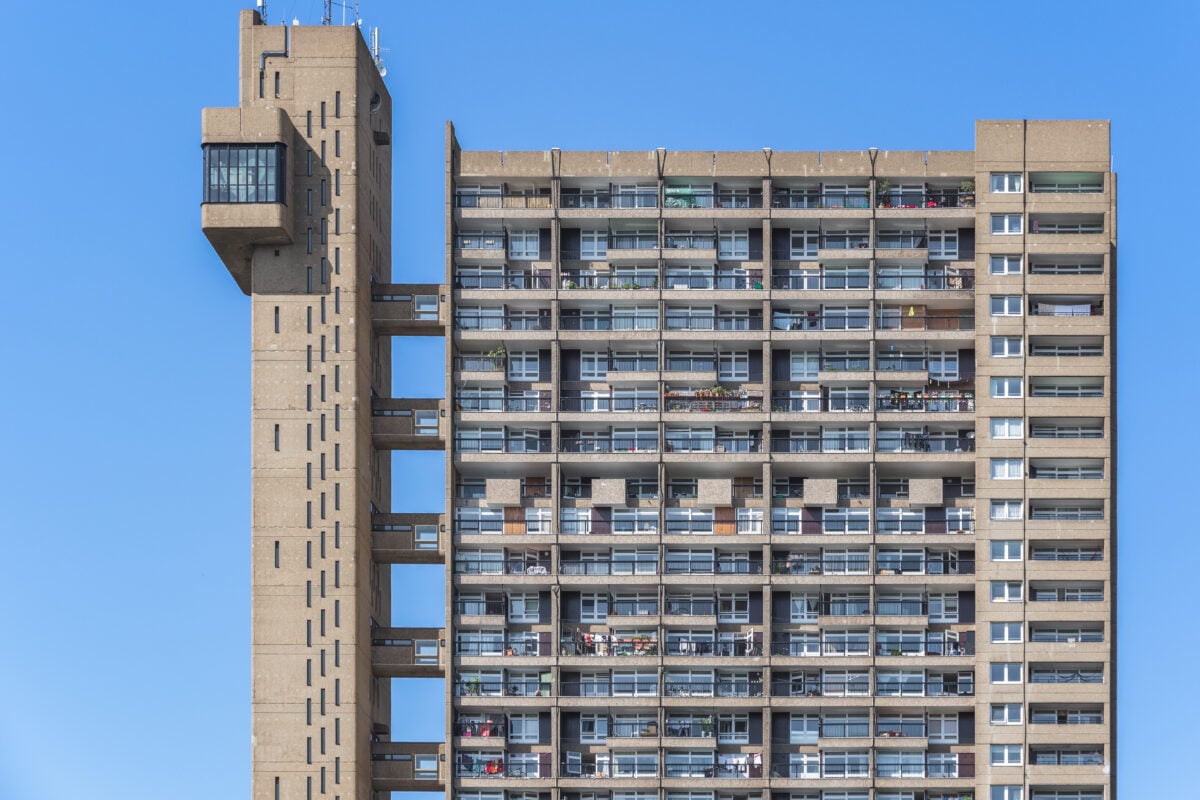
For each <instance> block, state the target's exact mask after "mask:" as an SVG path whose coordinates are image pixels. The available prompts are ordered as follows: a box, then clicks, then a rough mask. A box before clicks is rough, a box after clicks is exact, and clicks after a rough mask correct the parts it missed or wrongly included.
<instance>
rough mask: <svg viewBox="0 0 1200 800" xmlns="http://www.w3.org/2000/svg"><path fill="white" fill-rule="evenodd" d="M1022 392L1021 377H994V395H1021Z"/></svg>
mask: <svg viewBox="0 0 1200 800" xmlns="http://www.w3.org/2000/svg"><path fill="white" fill-rule="evenodd" d="M1021 393H1022V387H1021V379H1020V378H992V397H993V398H997V399H999V398H1005V397H1020V396H1021Z"/></svg>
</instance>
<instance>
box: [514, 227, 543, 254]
mask: <svg viewBox="0 0 1200 800" xmlns="http://www.w3.org/2000/svg"><path fill="white" fill-rule="evenodd" d="M540 241H541V233H540V231H536V230H533V231H512V232H511V233H509V234H508V257H509V258H519V259H523V260H526V261H534V260H536V259H537V258H538V252H539V251H538V246H539V242H540Z"/></svg>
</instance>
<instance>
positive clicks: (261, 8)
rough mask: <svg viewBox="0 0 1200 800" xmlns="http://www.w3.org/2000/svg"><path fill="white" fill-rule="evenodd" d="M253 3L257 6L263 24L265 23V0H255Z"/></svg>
mask: <svg viewBox="0 0 1200 800" xmlns="http://www.w3.org/2000/svg"><path fill="white" fill-rule="evenodd" d="M255 5H257V6H258V15H259V16H260V17H262V21H263V24H264V25H266V24H267V0H255Z"/></svg>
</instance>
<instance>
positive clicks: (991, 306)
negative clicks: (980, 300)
mask: <svg viewBox="0 0 1200 800" xmlns="http://www.w3.org/2000/svg"><path fill="white" fill-rule="evenodd" d="M988 310H989V313H990V314H991V315H992V316H993V317H1019V316H1021V295H1019V294H994V295H991V297H989V298H988Z"/></svg>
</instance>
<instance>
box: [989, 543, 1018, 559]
mask: <svg viewBox="0 0 1200 800" xmlns="http://www.w3.org/2000/svg"><path fill="white" fill-rule="evenodd" d="M1014 551H1015V554H1014ZM991 554H992V557H991V560H992V561H1021V560H1023V559H1022V556H1023V553H1022V543H1021V541H1020V540H1019V539H993V540H992V543H991Z"/></svg>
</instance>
